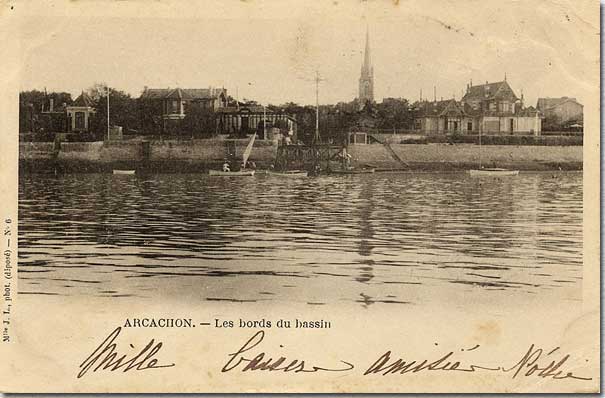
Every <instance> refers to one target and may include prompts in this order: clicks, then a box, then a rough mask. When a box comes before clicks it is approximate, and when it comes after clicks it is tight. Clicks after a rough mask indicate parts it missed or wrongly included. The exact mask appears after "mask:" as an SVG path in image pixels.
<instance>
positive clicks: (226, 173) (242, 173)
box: [208, 170, 254, 177]
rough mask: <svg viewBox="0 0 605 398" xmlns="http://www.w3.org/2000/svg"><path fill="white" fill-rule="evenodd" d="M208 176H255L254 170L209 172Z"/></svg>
mask: <svg viewBox="0 0 605 398" xmlns="http://www.w3.org/2000/svg"><path fill="white" fill-rule="evenodd" d="M208 174H210V175H211V176H221V177H244V176H253V175H254V170H240V171H222V170H209V171H208Z"/></svg>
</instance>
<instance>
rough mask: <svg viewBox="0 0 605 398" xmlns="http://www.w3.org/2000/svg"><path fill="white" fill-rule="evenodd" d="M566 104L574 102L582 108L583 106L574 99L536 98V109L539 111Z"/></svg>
mask: <svg viewBox="0 0 605 398" xmlns="http://www.w3.org/2000/svg"><path fill="white" fill-rule="evenodd" d="M566 102H574V103H576V104H578V105H580V106H584V105H582V104H580V103H579V102H578V101H577V100H576V99H575V98H570V97H560V98H538V104H537V108H538V109H539V110H541V111H545V110H547V109H551V108H555V107H557V106H559V105H562V104H564V103H566Z"/></svg>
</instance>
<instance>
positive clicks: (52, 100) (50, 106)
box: [48, 98, 55, 112]
mask: <svg viewBox="0 0 605 398" xmlns="http://www.w3.org/2000/svg"><path fill="white" fill-rule="evenodd" d="M54 105H55V99H54V98H51V99H50V104H49V110H48V111H49V112H52V111H53V110H54V108H55V106H54Z"/></svg>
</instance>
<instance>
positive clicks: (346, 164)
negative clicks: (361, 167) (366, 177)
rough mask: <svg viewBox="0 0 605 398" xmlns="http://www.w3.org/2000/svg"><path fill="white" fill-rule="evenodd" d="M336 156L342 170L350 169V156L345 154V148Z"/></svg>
mask: <svg viewBox="0 0 605 398" xmlns="http://www.w3.org/2000/svg"><path fill="white" fill-rule="evenodd" d="M338 155H339V157H340V160H341V162H342V168H343V169H345V170H348V169H350V168H351V158H352V156H351V155H350V154H349V153H348V152H347V148H342V151H341V152H340V153H339V154H338Z"/></svg>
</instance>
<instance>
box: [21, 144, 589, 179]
mask: <svg viewBox="0 0 605 398" xmlns="http://www.w3.org/2000/svg"><path fill="white" fill-rule="evenodd" d="M247 144H248V140H191V141H150V142H141V141H121V142H64V143H61V144H60V145H58V144H55V143H52V142H46V143H20V145H19V160H20V166H21V170H22V171H23V172H33V173H35V172H54V171H56V170H57V169H58V170H61V171H66V172H79V171H82V172H86V171H110V170H111V169H112V168H130V169H149V170H151V171H176V172H178V171H183V172H185V171H194V172H196V171H203V170H207V169H209V168H216V167H220V165H221V164H222V162H223V161H224V160H225V159H226V158H227V157H228V156H229V153H230V152H231V153H233V151H235V156H236V157H240V156H241V155H242V154H243V152H244V150H245V148H246V146H247ZM582 149H583V148H582V147H581V146H513V145H499V146H496V145H483V146H481V147H479V146H478V145H473V144H456V145H447V144H391V145H389V146H385V145H381V144H371V145H350V146H349V153H350V154H351V156H352V164H353V165H354V166H364V165H371V166H373V167H376V168H379V169H384V170H426V171H431V170H440V171H451V170H464V169H468V168H477V167H479V162H480V160H481V164H482V165H483V166H486V167H491V166H497V167H507V168H516V169H519V170H558V169H563V170H581V169H582ZM276 154H277V145H276V144H274V143H273V142H268V141H261V140H257V141H256V142H255V144H254V149H253V151H252V154H251V155H250V161H253V162H255V163H256V164H257V166H258V167H260V168H265V167H268V166H269V165H271V164H272V163H273V162H274V161H275V157H276Z"/></svg>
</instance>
